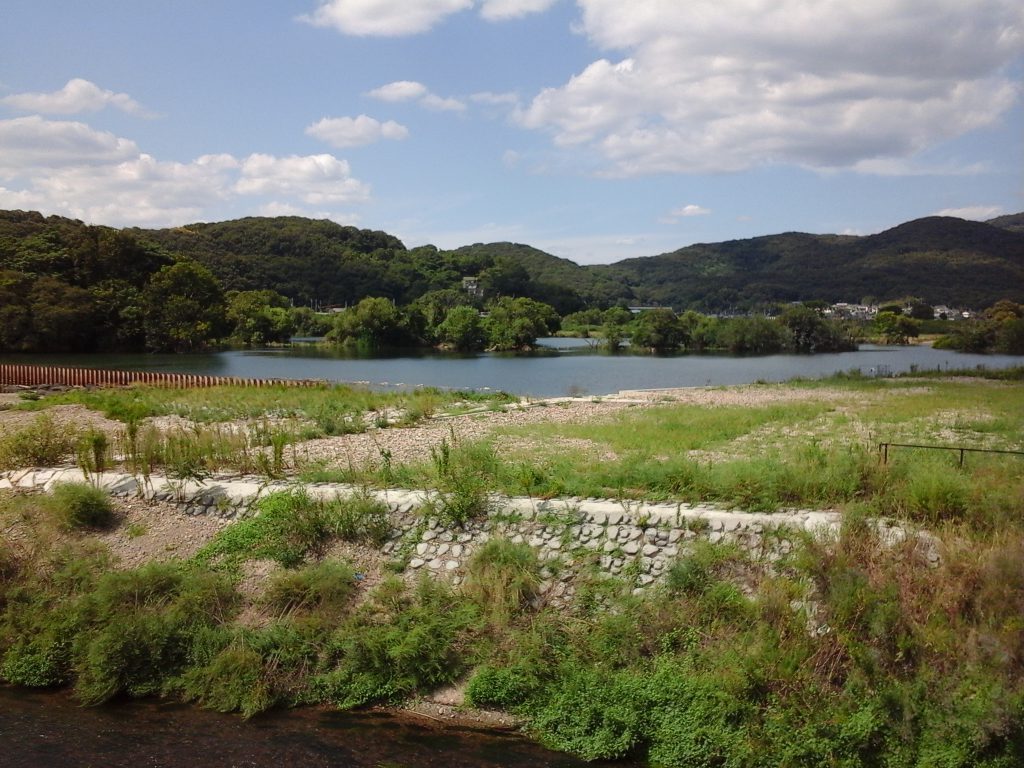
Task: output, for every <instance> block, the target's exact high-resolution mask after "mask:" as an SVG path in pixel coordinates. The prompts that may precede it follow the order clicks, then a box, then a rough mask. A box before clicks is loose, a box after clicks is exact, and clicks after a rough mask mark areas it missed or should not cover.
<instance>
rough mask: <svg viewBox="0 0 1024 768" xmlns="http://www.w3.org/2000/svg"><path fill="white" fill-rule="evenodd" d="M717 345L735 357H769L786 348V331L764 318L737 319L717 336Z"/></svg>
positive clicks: (730, 322) (728, 323)
mask: <svg viewBox="0 0 1024 768" xmlns="http://www.w3.org/2000/svg"><path fill="white" fill-rule="evenodd" d="M719 343H720V344H721V345H722V346H724V347H725V348H726V349H728V350H729V351H730V352H732V353H733V354H735V355H770V354H774V353H775V352H780V351H782V350H783V349H784V348H785V346H786V331H785V330H784V329H783V327H782V326H781V325H779V324H778V323H774V322H772V321H771V320H769V319H768V318H766V317H737V318H733V319H732V320H729V321H728V322H727V323H726V324H725V327H724V328H723V329H722V331H721V333H720V334H719Z"/></svg>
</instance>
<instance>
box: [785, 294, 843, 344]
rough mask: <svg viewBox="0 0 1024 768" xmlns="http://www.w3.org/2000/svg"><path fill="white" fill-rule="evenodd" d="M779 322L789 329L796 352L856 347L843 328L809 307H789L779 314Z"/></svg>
mask: <svg viewBox="0 0 1024 768" xmlns="http://www.w3.org/2000/svg"><path fill="white" fill-rule="evenodd" d="M779 323H781V324H782V326H783V327H785V328H786V329H788V330H789V333H790V338H791V342H790V344H791V346H792V348H793V349H794V350H795V351H796V352H808V353H814V352H839V351H842V350H849V349H853V348H854V344H853V342H852V341H850V339H849V338H848V337H847V336H846V334H845V333H844V331H843V330H842V328H840V327H839V326H838V325H836V324H835V323H834V322H831V321H829V320H827V319H825V318H824V317H822V316H821V314H820V313H819V312H818V311H816V310H814V309H811V308H810V307H808V306H807V305H803V306H793V307H787V308H786V310H785V311H783V313H782V314H781V315H779Z"/></svg>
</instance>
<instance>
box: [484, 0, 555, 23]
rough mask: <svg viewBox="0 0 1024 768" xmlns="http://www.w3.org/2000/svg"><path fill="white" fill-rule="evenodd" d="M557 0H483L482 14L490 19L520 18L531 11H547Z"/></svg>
mask: <svg viewBox="0 0 1024 768" xmlns="http://www.w3.org/2000/svg"><path fill="white" fill-rule="evenodd" d="M554 4H555V0H483V1H482V2H481V3H480V15H481V16H483V17H484V18H485V19H487V20H488V21H503V20H505V19H518V18H521V17H523V16H527V15H529V14H531V13H540V12H542V11H546V10H547V9H548V8H550V7H551V6H552V5H554Z"/></svg>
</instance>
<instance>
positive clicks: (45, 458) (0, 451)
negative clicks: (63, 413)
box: [0, 413, 77, 469]
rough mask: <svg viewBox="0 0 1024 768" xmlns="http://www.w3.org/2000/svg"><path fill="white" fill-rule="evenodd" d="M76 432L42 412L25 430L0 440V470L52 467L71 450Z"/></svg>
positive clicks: (61, 460)
mask: <svg viewBox="0 0 1024 768" xmlns="http://www.w3.org/2000/svg"><path fill="white" fill-rule="evenodd" d="M76 439H77V432H76V430H75V429H74V428H73V427H67V426H62V425H60V424H58V423H57V422H56V421H55V420H54V419H53V417H52V416H50V414H48V413H41V414H39V415H38V416H36V418H35V420H34V421H33V422H32V423H31V424H30V425H29V426H27V427H24V428H23V429H20V430H18V431H17V432H14V433H12V434H10V435H6V436H4V437H3V438H0V469H16V468H21V467H52V466H56V465H58V464H60V463H61V462H63V461H64V460H65V459H66V458H67V457H68V456H69V455H70V454H71V453H72V451H73V450H74V447H75V440H76Z"/></svg>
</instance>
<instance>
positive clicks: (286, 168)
mask: <svg viewBox="0 0 1024 768" xmlns="http://www.w3.org/2000/svg"><path fill="white" fill-rule="evenodd" d="M234 190H235V191H236V192H238V193H239V194H243V195H267V194H271V195H284V196H286V197H295V198H297V199H299V200H301V201H302V202H304V203H308V204H310V205H327V204H338V203H353V202H364V201H365V200H367V199H369V196H370V194H369V189H368V188H367V187H366V185H365V184H363V183H362V182H361V181H359V180H358V179H354V178H352V176H351V175H350V173H349V166H348V163H347V162H346V161H344V160H339V159H338V158H336V157H334V155H306V156H304V157H300V156H297V155H291V156H289V157H275V156H273V155H264V154H259V153H257V154H252V155H249V157H247V158H245V160H243V161H242V164H241V178H239V180H238V183H237V184H235V186H234Z"/></svg>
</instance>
